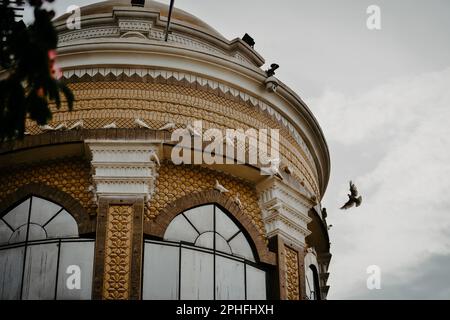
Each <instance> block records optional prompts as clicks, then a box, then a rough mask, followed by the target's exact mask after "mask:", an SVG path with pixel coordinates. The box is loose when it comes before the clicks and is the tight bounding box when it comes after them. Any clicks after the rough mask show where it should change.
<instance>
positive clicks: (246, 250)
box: [229, 232, 255, 261]
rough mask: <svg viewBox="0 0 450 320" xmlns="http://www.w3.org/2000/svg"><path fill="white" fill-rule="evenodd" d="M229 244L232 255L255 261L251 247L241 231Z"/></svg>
mask: <svg viewBox="0 0 450 320" xmlns="http://www.w3.org/2000/svg"><path fill="white" fill-rule="evenodd" d="M229 244H230V247H231V250H232V251H233V254H234V255H239V256H241V257H244V258H246V259H248V260H250V261H255V258H254V257H253V251H252V248H251V247H250V244H249V243H248V241H247V239H246V238H245V236H244V234H243V233H242V232H241V233H239V234H238V235H237V236H236V237H234V238H233V239H232V240H231V241H230V242H229Z"/></svg>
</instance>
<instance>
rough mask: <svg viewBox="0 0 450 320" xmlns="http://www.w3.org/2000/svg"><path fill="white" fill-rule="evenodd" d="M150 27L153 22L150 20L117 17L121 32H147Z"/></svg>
mask: <svg viewBox="0 0 450 320" xmlns="http://www.w3.org/2000/svg"><path fill="white" fill-rule="evenodd" d="M152 27H153V23H152V22H151V21H142V20H127V19H119V29H120V31H121V32H126V31H141V32H149V31H150V30H151V29H152Z"/></svg>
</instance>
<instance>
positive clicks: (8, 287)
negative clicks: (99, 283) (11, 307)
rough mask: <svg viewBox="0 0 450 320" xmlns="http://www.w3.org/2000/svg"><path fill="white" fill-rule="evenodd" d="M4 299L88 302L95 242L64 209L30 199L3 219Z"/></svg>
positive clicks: (0, 284) (0, 271) (0, 283)
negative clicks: (83, 235) (82, 233)
mask: <svg viewBox="0 0 450 320" xmlns="http://www.w3.org/2000/svg"><path fill="white" fill-rule="evenodd" d="M0 217H1V218H0V299H1V300H5V299H13V300H18V299H26V300H27V299H33V300H36V299H44V300H50V299H90V298H91V285H92V270H93V258H94V241H93V240H91V239H80V238H78V225H77V223H76V221H75V219H74V218H73V217H72V215H70V214H69V213H68V212H67V211H66V210H65V209H64V208H63V207H61V206H59V205H57V204H55V203H53V202H50V201H48V200H45V199H42V198H39V197H36V196H31V197H29V198H28V199H26V200H25V201H23V202H21V203H20V204H18V205H17V206H15V207H14V208H12V209H11V210H9V211H7V212H5V213H2V214H1V215H0Z"/></svg>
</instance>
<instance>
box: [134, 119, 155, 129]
mask: <svg viewBox="0 0 450 320" xmlns="http://www.w3.org/2000/svg"><path fill="white" fill-rule="evenodd" d="M134 123H135V124H137V125H138V126H139V127H141V128H145V129H151V128H150V126H149V125H148V124H146V123H145V121H144V120H141V119H139V118H138V119H134Z"/></svg>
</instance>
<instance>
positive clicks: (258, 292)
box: [246, 264, 266, 300]
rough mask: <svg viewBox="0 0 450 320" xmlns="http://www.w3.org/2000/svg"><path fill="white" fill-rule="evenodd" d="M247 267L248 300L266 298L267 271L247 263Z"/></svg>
mask: <svg viewBox="0 0 450 320" xmlns="http://www.w3.org/2000/svg"><path fill="white" fill-rule="evenodd" d="M246 268H247V274H246V276H247V300H265V299H266V273H265V272H264V271H262V270H259V269H257V268H254V267H252V266H249V265H248V264H247V265H246Z"/></svg>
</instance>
